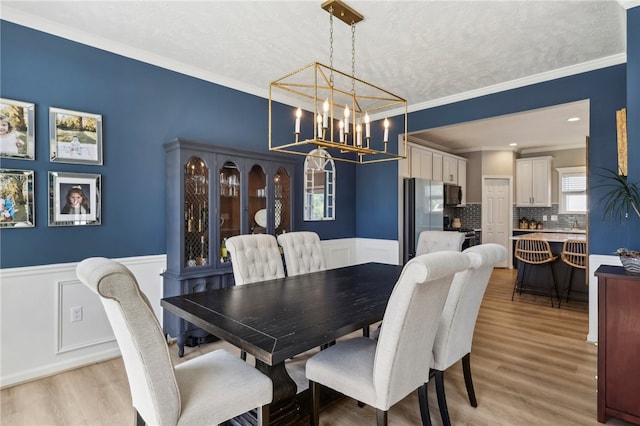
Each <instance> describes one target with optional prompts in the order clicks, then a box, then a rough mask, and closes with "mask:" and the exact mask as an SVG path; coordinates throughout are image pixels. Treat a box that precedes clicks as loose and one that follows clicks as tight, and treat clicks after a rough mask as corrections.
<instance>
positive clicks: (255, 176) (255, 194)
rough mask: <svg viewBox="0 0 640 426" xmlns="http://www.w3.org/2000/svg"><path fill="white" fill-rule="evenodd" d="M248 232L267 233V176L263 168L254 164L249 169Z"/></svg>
mask: <svg viewBox="0 0 640 426" xmlns="http://www.w3.org/2000/svg"><path fill="white" fill-rule="evenodd" d="M248 190H249V233H250V234H265V233H267V226H268V224H267V176H266V173H265V171H264V169H263V168H262V167H261V166H259V165H257V164H256V165H254V166H253V167H251V170H249V188H248Z"/></svg>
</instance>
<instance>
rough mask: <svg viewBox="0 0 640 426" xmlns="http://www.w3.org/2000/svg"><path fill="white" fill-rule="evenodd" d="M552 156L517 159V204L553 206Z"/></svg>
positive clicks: (519, 205)
mask: <svg viewBox="0 0 640 426" xmlns="http://www.w3.org/2000/svg"><path fill="white" fill-rule="evenodd" d="M551 160H552V157H534V158H524V159H519V160H516V205H517V206H518V207H551Z"/></svg>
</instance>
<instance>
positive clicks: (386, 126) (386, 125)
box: [382, 118, 389, 142]
mask: <svg viewBox="0 0 640 426" xmlns="http://www.w3.org/2000/svg"><path fill="white" fill-rule="evenodd" d="M382 141H383V142H389V120H387V119H386V118H385V119H384V137H383V138H382Z"/></svg>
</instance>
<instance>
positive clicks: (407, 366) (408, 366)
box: [306, 252, 469, 425]
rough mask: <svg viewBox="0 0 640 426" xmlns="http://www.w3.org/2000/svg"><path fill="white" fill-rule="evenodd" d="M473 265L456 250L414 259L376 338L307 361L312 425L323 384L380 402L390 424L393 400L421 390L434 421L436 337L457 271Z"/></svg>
mask: <svg viewBox="0 0 640 426" xmlns="http://www.w3.org/2000/svg"><path fill="white" fill-rule="evenodd" d="M468 266H469V259H468V257H467V256H466V255H464V254H462V253H455V252H441V253H431V254H427V255H424V256H418V257H416V258H414V259H412V260H410V261H409V262H408V263H407V264H406V265H405V266H404V269H403V271H402V274H401V275H400V278H399V279H398V282H397V283H396V285H395V287H394V289H393V292H392V294H391V297H390V298H389V302H388V304H387V308H386V310H385V313H384V320H383V321H384V327H382V328H381V330H380V336H379V338H378V340H377V341H376V340H373V339H368V338H366V337H356V338H353V339H350V340H347V341H345V342H341V343H338V344H336V345H334V346H331V347H329V348H328V349H326V350H324V351H320V352H318V353H317V354H315V355H313V356H312V357H311V358H310V359H309V360H308V361H307V365H306V376H307V379H309V387H310V388H311V398H312V407H311V418H310V421H311V424H312V425H318V423H319V419H318V409H319V393H320V385H323V386H327V387H329V388H332V389H335V390H336V391H338V392H340V393H342V394H344V395H347V396H349V397H351V398H354V399H356V400H358V401H361V402H362V403H364V404H367V405H370V406H373V407H375V408H376V413H377V421H378V425H386V423H387V411H388V410H389V408H390V407H391V406H392V405H394V404H395V403H397V402H398V401H400V400H401V399H403V398H405V397H406V396H407V395H408V394H410V393H411V392H412V391H414V390H415V389H418V390H419V392H418V393H419V400H420V412H421V414H422V422H423V424H426V425H429V424H431V421H430V418H429V410H428V404H427V387H426V382H427V381H428V380H429V368H428V366H429V365H431V362H432V357H433V352H432V351H433V340H434V338H435V334H436V331H437V328H438V323H439V320H440V316H441V315H442V309H443V307H444V303H445V300H446V298H447V294H448V293H449V287H450V286H451V281H452V280H453V276H454V274H455V273H456V272H459V271H462V270H464V269H466V268H468Z"/></svg>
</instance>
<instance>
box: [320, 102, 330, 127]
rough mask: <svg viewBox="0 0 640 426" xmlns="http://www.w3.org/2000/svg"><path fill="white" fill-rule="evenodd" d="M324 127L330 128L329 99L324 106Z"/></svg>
mask: <svg viewBox="0 0 640 426" xmlns="http://www.w3.org/2000/svg"><path fill="white" fill-rule="evenodd" d="M322 112H323V114H322V118H323V120H322V127H324V128H325V129H326V128H327V127H329V99H325V100H324V104H322Z"/></svg>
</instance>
